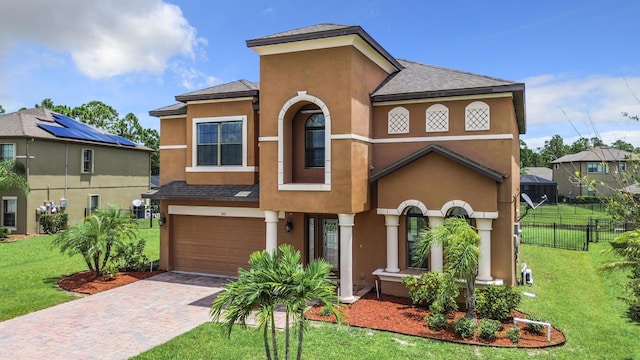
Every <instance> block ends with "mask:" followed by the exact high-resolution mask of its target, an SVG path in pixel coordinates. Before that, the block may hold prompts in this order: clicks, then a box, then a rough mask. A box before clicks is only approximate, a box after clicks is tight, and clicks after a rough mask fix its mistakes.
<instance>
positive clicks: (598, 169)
mask: <svg viewBox="0 0 640 360" xmlns="http://www.w3.org/2000/svg"><path fill="white" fill-rule="evenodd" d="M607 171H608V169H607V164H605V163H601V162H590V163H587V172H588V173H606V172H607Z"/></svg>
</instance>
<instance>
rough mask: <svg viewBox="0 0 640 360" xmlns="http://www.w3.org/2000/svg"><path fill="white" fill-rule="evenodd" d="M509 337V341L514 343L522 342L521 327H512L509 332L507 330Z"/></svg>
mask: <svg viewBox="0 0 640 360" xmlns="http://www.w3.org/2000/svg"><path fill="white" fill-rule="evenodd" d="M507 336H508V337H509V340H511V342H512V343H514V344H516V343H519V342H520V328H519V327H517V326H516V327H512V328H510V329H509V330H507Z"/></svg>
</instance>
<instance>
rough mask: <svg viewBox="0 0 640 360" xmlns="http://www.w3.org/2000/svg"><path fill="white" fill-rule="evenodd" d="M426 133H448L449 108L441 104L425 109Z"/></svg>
mask: <svg viewBox="0 0 640 360" xmlns="http://www.w3.org/2000/svg"><path fill="white" fill-rule="evenodd" d="M426 131H427V132H438V131H449V108H447V107H446V106H444V105H442V104H435V105H431V106H429V108H428V109H427V129H426Z"/></svg>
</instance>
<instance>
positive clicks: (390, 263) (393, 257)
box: [384, 215, 400, 272]
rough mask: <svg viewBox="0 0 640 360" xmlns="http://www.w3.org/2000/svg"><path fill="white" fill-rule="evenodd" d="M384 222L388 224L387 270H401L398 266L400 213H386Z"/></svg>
mask: <svg viewBox="0 0 640 360" xmlns="http://www.w3.org/2000/svg"><path fill="white" fill-rule="evenodd" d="M384 224H385V225H386V226H387V267H386V268H385V269H384V271H386V272H400V268H399V267H398V226H400V215H385V216H384Z"/></svg>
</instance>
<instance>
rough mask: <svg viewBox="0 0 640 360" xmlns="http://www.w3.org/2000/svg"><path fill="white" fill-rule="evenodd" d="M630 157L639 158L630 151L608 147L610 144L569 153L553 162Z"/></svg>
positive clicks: (601, 160)
mask: <svg viewBox="0 0 640 360" xmlns="http://www.w3.org/2000/svg"><path fill="white" fill-rule="evenodd" d="M630 157H633V158H634V159H636V160H637V159H638V156H637V155H634V154H633V153H630V152H628V151H624V150H620V149H616V148H612V147H608V146H596V147H594V148H593V149H590V150H585V151H581V152H579V153H575V154H569V155H565V156H562V157H559V158H557V159H556V160H553V161H552V162H551V163H552V164H560V163H568V162H583V161H598V162H607V161H621V160H626V159H628V158H630Z"/></svg>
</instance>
